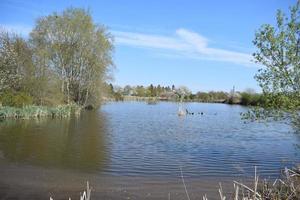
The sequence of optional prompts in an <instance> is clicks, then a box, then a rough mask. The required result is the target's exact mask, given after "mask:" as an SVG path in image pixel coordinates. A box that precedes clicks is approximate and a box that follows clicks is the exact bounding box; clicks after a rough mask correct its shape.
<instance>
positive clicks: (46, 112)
mask: <svg viewBox="0 0 300 200" xmlns="http://www.w3.org/2000/svg"><path fill="white" fill-rule="evenodd" d="M80 110H81V108H80V107H79V106H77V105H74V104H72V105H59V106H56V107H47V106H34V105H30V106H24V107H22V108H17V107H10V106H1V107H0V119H6V118H14V119H30V118H39V117H52V118H63V117H69V116H70V115H71V114H72V113H75V114H79V113H80Z"/></svg>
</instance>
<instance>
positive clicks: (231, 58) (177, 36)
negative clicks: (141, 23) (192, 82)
mask: <svg viewBox="0 0 300 200" xmlns="http://www.w3.org/2000/svg"><path fill="white" fill-rule="evenodd" d="M113 34H114V35H115V40H116V43H117V44H119V45H127V46H134V47H142V48H152V49H161V50H168V54H170V55H171V54H172V53H173V54H175V55H180V56H184V57H188V58H192V59H202V60H213V61H223V62H231V63H235V64H241V65H245V66H256V65H255V64H254V63H253V62H251V55H250V54H246V53H242V52H238V51H231V50H226V49H221V48H215V47H210V45H209V42H210V40H209V39H208V38H206V37H204V36H202V35H200V34H198V33H196V32H193V31H190V30H187V29H177V30H176V31H175V33H174V35H171V36H162V35H154V34H143V33H134V32H122V31H113Z"/></svg>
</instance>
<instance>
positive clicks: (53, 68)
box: [30, 8, 113, 105]
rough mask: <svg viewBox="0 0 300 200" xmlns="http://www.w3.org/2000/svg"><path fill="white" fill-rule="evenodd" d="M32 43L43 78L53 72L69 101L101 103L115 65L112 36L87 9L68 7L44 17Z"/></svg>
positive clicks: (35, 30)
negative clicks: (104, 89)
mask: <svg viewBox="0 0 300 200" xmlns="http://www.w3.org/2000/svg"><path fill="white" fill-rule="evenodd" d="M30 42H31V45H32V48H33V52H34V61H35V62H36V64H37V65H38V67H39V71H40V77H41V79H42V80H43V77H45V75H46V77H47V74H49V73H53V75H55V77H56V78H57V80H58V82H59V85H60V90H61V92H62V93H63V94H64V96H65V102H66V103H71V102H76V103H77V104H80V105H86V104H94V105H98V104H99V102H100V99H101V98H100V97H101V96H100V95H101V88H103V83H104V81H105V80H106V79H107V78H108V77H109V72H110V70H111V67H112V66H113V61H112V51H113V44H112V42H113V39H112V36H111V34H110V33H109V32H108V31H107V29H106V28H105V27H103V26H101V25H96V24H95V23H94V22H93V20H92V17H91V15H90V13H89V12H88V11H86V10H83V9H76V8H69V9H66V10H65V11H63V12H62V13H56V12H55V13H53V14H51V15H48V16H46V17H41V18H40V19H38V20H37V22H36V25H35V28H34V29H33V31H32V32H31V34H30ZM46 82H47V81H46Z"/></svg>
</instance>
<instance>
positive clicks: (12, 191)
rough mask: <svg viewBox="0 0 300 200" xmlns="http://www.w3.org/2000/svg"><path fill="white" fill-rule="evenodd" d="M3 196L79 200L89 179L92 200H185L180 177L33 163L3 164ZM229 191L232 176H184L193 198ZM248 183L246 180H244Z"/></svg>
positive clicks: (0, 191)
mask: <svg viewBox="0 0 300 200" xmlns="http://www.w3.org/2000/svg"><path fill="white" fill-rule="evenodd" d="M0 171H1V172H0V176H1V179H0V199H49V197H50V196H51V197H52V198H54V199H56V200H57V199H65V200H67V199H68V198H69V197H71V198H72V199H79V195H80V193H81V192H82V191H83V190H84V189H85V188H86V181H87V180H88V181H89V183H90V186H91V187H92V199H168V198H169V196H170V198H171V199H186V193H185V190H184V186H183V183H182V179H181V177H180V176H178V177H176V175H174V177H172V178H167V179H166V178H159V177H127V176H105V175H102V176H95V175H94V174H90V173H78V172H65V171H62V170H53V169H41V168H39V167H33V166H27V167H24V166H19V165H10V166H9V168H8V167H7V166H6V167H5V168H3V167H1V166H0ZM220 181H221V182H222V187H223V189H224V191H226V192H227V194H228V193H229V192H231V191H233V182H232V181H233V180H231V179H229V178H220V179H218V180H216V179H215V178H211V179H210V178H205V179H199V178H196V179H193V178H185V184H186V186H187V190H188V193H189V196H190V198H191V199H199V198H202V196H203V195H204V194H206V195H207V196H208V197H209V199H219V194H218V188H219V182H220ZM246 181H249V180H246ZM244 182H245V180H244Z"/></svg>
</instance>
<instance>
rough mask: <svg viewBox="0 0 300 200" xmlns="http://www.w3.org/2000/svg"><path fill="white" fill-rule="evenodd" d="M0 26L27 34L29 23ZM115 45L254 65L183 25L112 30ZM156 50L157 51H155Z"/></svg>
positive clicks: (171, 54)
mask: <svg viewBox="0 0 300 200" xmlns="http://www.w3.org/2000/svg"><path fill="white" fill-rule="evenodd" d="M0 28H4V29H5V30H9V31H13V32H15V33H17V34H21V35H22V36H24V37H28V35H29V33H30V32H31V30H32V27H30V26H26V25H18V24H15V25H6V24H2V25H1V24H0ZM112 33H113V35H114V36H115V41H116V43H117V44H118V45H126V46H134V47H139V48H150V49H155V50H156V51H157V50H164V52H163V53H162V54H163V55H168V57H178V56H179V57H184V58H190V59H200V60H212V61H223V62H230V63H235V64H240V65H244V66H258V65H257V64H255V63H253V62H251V55H250V54H247V53H241V52H238V51H231V50H226V49H221V48H215V47H211V46H210V44H209V43H210V40H209V39H208V38H206V37H204V36H202V35H200V34H198V33H196V32H193V31H190V30H187V29H183V28H180V29H177V30H176V31H175V33H174V34H173V35H170V36H166V35H156V34H144V33H136V32H125V31H112ZM156 53H157V52H156Z"/></svg>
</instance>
